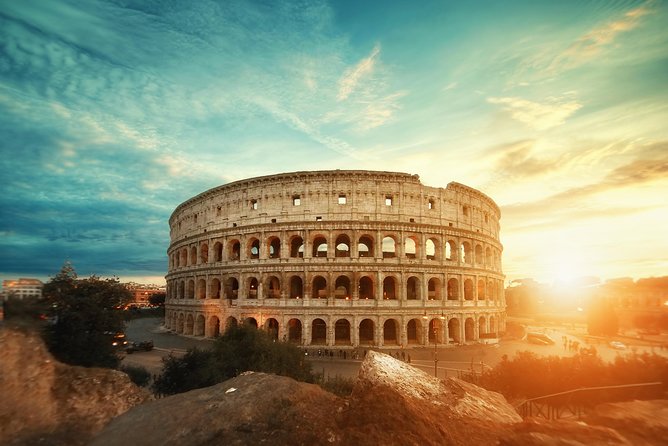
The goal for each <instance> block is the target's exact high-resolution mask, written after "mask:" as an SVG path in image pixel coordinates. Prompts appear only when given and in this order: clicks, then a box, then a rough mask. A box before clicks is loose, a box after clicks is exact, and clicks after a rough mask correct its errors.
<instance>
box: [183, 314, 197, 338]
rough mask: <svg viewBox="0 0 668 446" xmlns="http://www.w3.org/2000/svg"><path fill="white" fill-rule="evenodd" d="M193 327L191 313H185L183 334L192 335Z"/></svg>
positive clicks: (193, 320)
mask: <svg viewBox="0 0 668 446" xmlns="http://www.w3.org/2000/svg"><path fill="white" fill-rule="evenodd" d="M194 329H195V318H194V317H193V315H192V314H188V315H186V326H185V327H184V329H183V334H185V335H192V334H193V330H194Z"/></svg>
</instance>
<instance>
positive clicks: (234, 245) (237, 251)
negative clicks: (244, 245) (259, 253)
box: [227, 240, 241, 261]
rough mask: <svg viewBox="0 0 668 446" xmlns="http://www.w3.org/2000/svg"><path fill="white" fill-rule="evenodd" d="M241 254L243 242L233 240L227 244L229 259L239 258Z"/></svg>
mask: <svg viewBox="0 0 668 446" xmlns="http://www.w3.org/2000/svg"><path fill="white" fill-rule="evenodd" d="M240 256H241V243H240V242H239V240H231V241H230V242H229V243H228V244H227V258H228V259H229V260H232V261H234V260H239V257H240Z"/></svg>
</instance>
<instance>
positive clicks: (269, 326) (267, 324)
mask: <svg viewBox="0 0 668 446" xmlns="http://www.w3.org/2000/svg"><path fill="white" fill-rule="evenodd" d="M264 330H265V331H266V332H267V333H268V334H269V337H270V338H271V339H273V340H274V341H278V330H279V325H278V320H276V319H275V318H273V317H270V318H268V319H267V320H266V321H264Z"/></svg>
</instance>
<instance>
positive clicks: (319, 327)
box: [311, 319, 327, 345]
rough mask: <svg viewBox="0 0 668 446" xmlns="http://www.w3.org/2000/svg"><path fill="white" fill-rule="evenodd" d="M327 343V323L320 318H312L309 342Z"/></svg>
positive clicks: (316, 343)
mask: <svg viewBox="0 0 668 446" xmlns="http://www.w3.org/2000/svg"><path fill="white" fill-rule="evenodd" d="M326 343H327V324H326V323H325V321H323V320H322V319H314V320H313V322H312V323H311V344H315V345H322V344H326Z"/></svg>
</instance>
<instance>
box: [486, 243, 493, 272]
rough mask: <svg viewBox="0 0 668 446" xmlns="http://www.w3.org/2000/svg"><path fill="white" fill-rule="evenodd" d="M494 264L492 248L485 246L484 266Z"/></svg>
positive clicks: (488, 266)
mask: <svg viewBox="0 0 668 446" xmlns="http://www.w3.org/2000/svg"><path fill="white" fill-rule="evenodd" d="M493 264H494V259H493V258H492V250H491V249H490V248H489V246H488V247H487V248H485V266H486V267H487V268H491V267H492V266H493Z"/></svg>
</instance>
